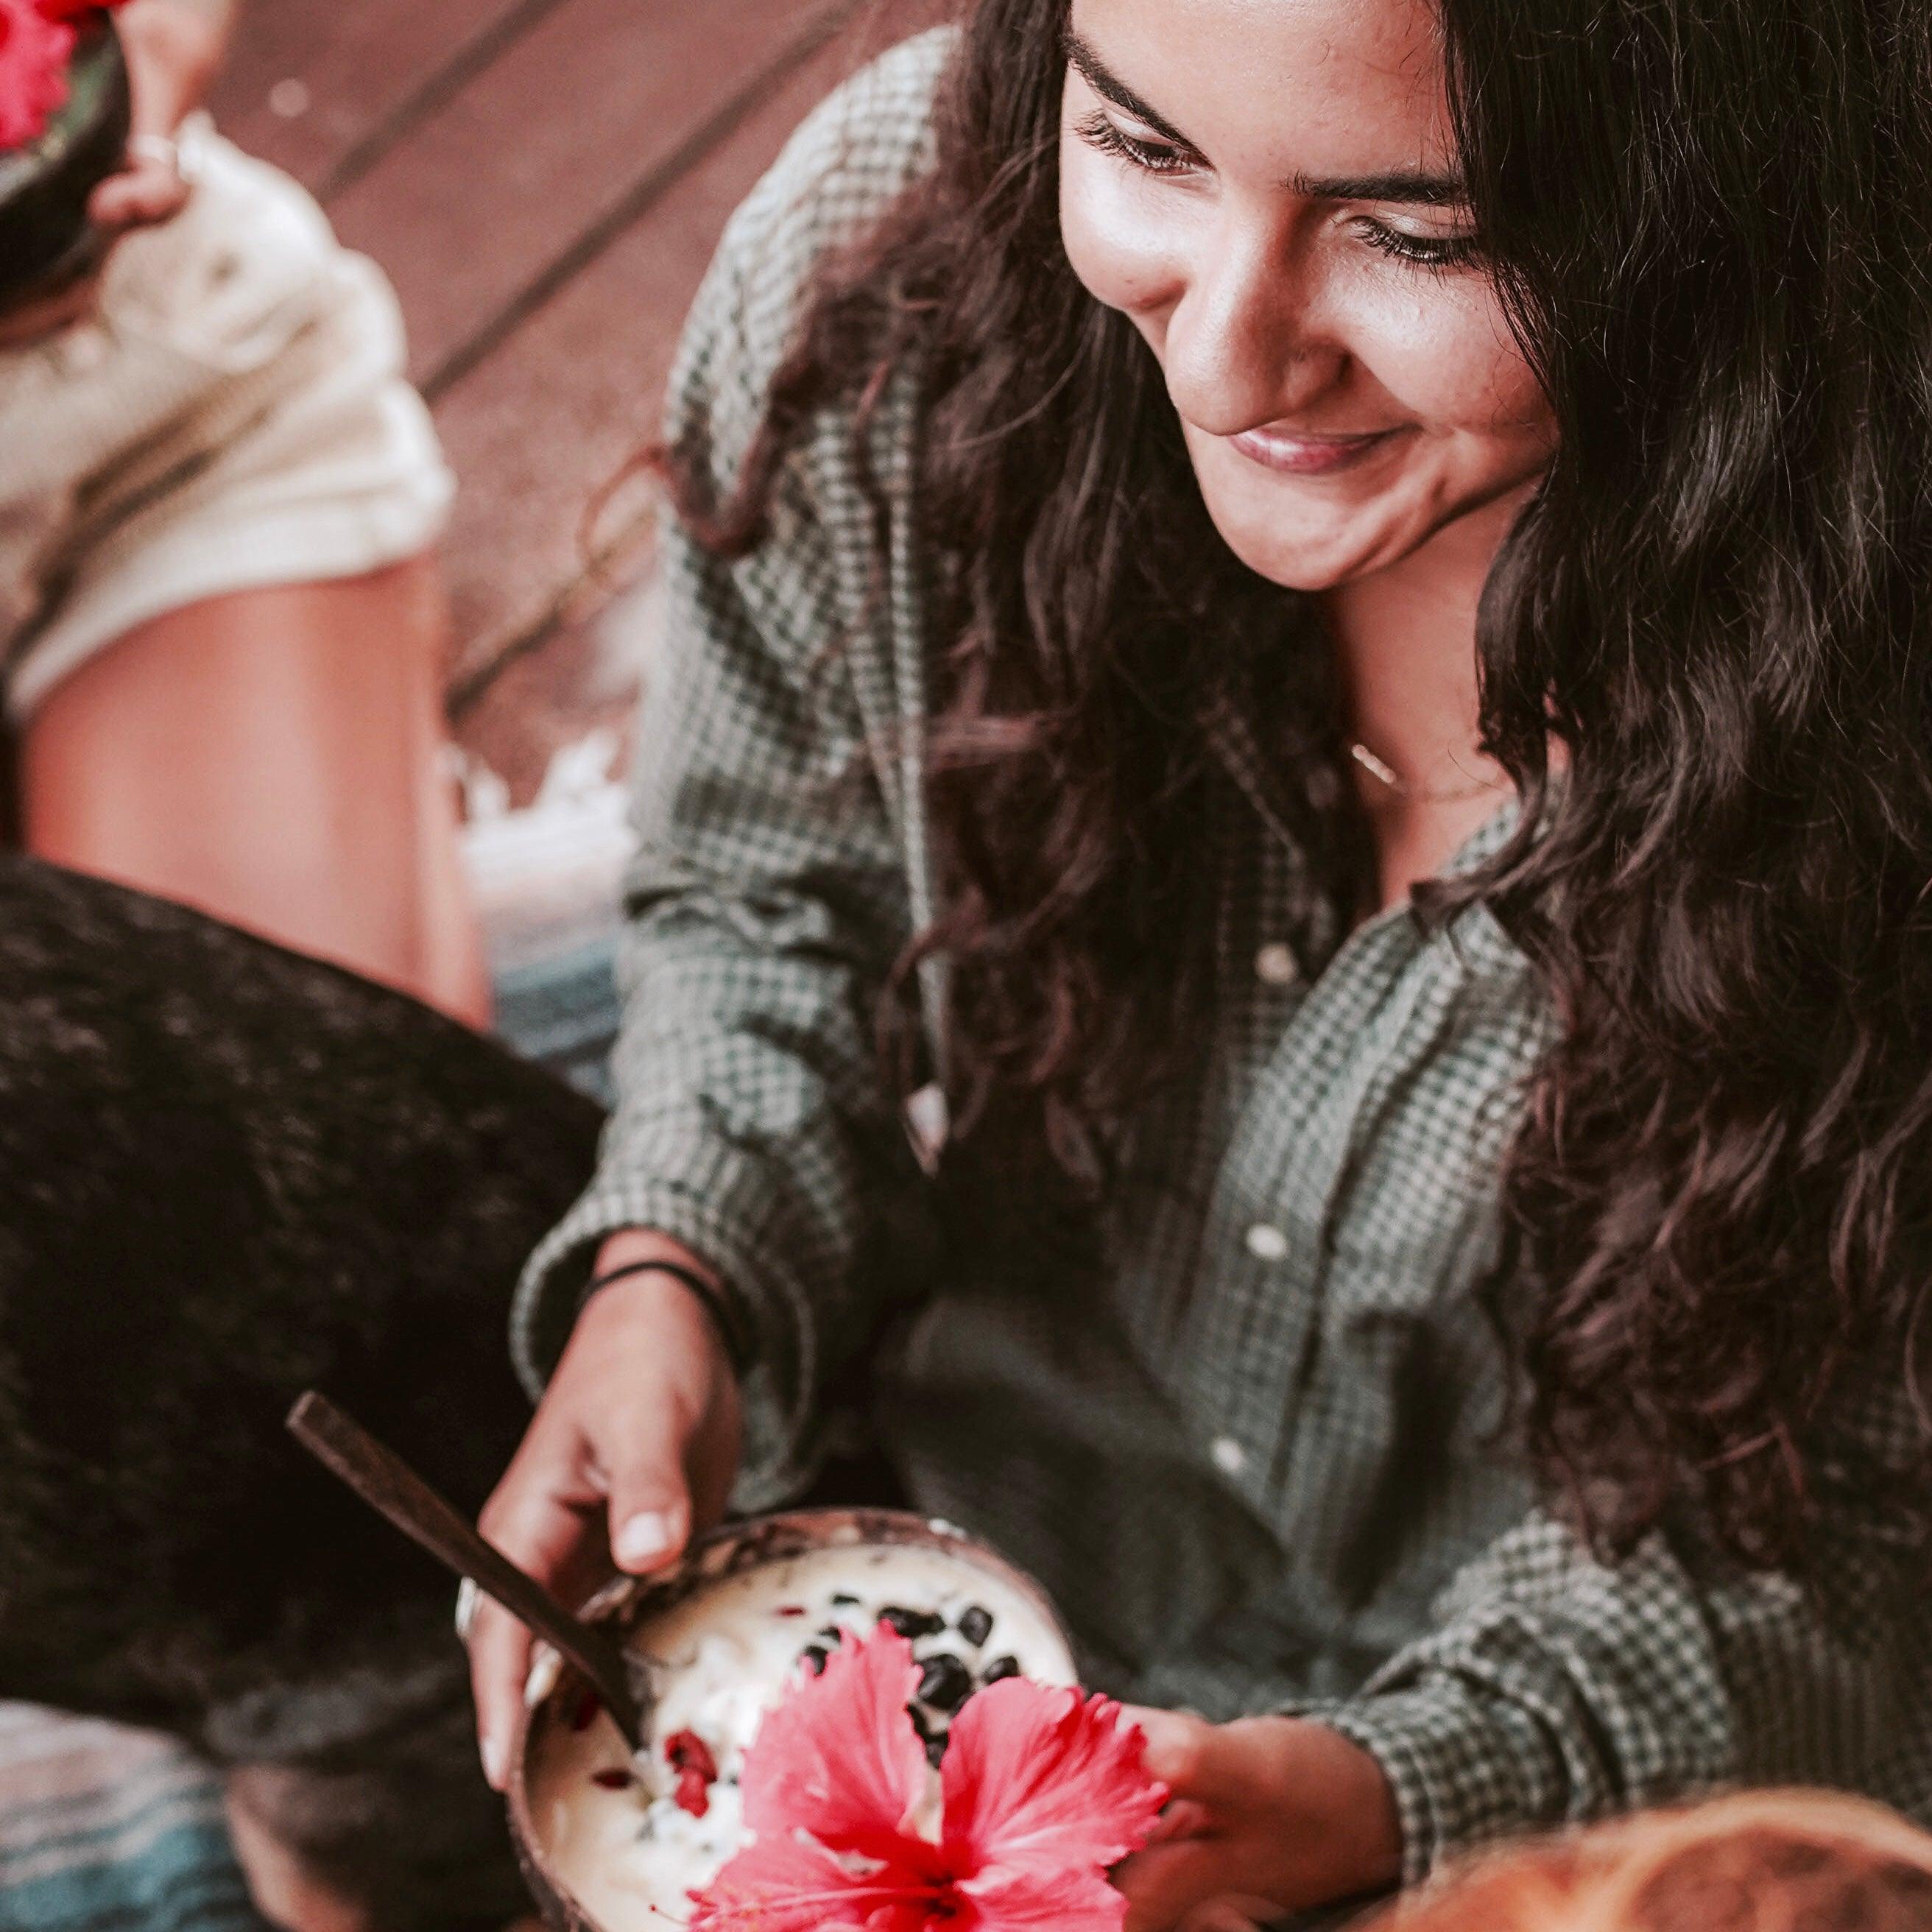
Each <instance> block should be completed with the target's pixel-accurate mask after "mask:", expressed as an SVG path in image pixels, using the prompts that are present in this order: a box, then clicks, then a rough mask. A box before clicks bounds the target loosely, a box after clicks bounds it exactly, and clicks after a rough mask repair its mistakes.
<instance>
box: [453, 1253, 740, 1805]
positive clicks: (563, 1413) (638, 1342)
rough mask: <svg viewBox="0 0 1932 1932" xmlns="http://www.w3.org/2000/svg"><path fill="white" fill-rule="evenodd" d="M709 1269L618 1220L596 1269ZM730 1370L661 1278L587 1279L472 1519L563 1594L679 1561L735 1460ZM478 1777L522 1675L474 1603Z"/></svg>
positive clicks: (512, 1708) (500, 1737)
mask: <svg viewBox="0 0 1932 1932" xmlns="http://www.w3.org/2000/svg"><path fill="white" fill-rule="evenodd" d="M654 1257H655V1258H658V1259H663V1260H666V1261H670V1262H676V1263H677V1264H679V1265H680V1266H682V1267H685V1268H691V1269H694V1270H695V1271H697V1272H698V1273H699V1274H702V1275H706V1277H707V1278H708V1275H709V1271H706V1269H705V1268H703V1265H702V1264H701V1263H700V1262H698V1261H697V1259H696V1258H695V1257H694V1256H692V1255H691V1253H689V1251H688V1250H686V1249H685V1248H682V1247H679V1245H678V1244H676V1242H674V1241H670V1240H668V1239H667V1238H666V1237H664V1236H663V1235H655V1234H651V1233H648V1232H644V1231H643V1230H640V1229H631V1230H628V1231H626V1232H625V1233H622V1234H621V1235H613V1237H612V1238H610V1240H609V1241H607V1242H606V1243H605V1244H604V1247H603V1250H602V1252H601V1253H600V1254H599V1256H598V1263H597V1265H598V1272H599V1273H604V1272H607V1271H609V1270H610V1269H611V1268H618V1267H621V1266H622V1265H624V1264H625V1263H626V1262H634V1261H643V1260H646V1259H652V1258H654ZM739 1413H740V1412H739V1399H738V1385H737V1379H736V1376H734V1375H733V1372H732V1369H731V1365H730V1361H729V1360H728V1358H727V1356H726V1354H725V1352H724V1343H723V1342H722V1340H721V1338H720V1337H719V1335H718V1331H717V1328H716V1326H715V1324H714V1323H713V1322H712V1319H711V1317H710V1316H709V1314H708V1313H706V1310H705V1308H704V1307H703V1304H701V1303H700V1301H699V1300H698V1299H697V1297H696V1296H695V1295H693V1294H692V1293H691V1291H690V1290H689V1289H688V1288H686V1287H685V1286H684V1285H683V1284H682V1283H681V1282H679V1281H677V1280H675V1279H673V1277H670V1276H669V1275H664V1274H640V1275H634V1276H632V1277H631V1278H630V1279H629V1280H625V1281H620V1282H616V1283H613V1284H612V1285H611V1286H610V1287H608V1288H605V1289H599V1290H598V1292H597V1293H596V1294H595V1295H592V1297H591V1298H590V1300H589V1301H588V1302H587V1303H586V1304H585V1306H584V1309H583V1313H582V1314H581V1315H580V1316H578V1317H577V1326H576V1328H575V1330H574V1331H573V1332H572V1334H571V1338H570V1343H569V1346H568V1347H567V1348H566V1349H565V1350H564V1352H563V1358H562V1361H559V1363H558V1364H557V1367H556V1373H555V1375H553V1376H552V1377H551V1379H550V1387H549V1388H548V1390H547V1391H546V1393H545V1394H544V1399H543V1401H542V1402H541V1404H540V1405H539V1406H538V1409H537V1412H536V1415H535V1419H534V1420H533V1421H532V1423H531V1424H530V1427H529V1433H527V1434H526V1436H524V1438H523V1445H522V1447H521V1448H519V1449H518V1450H517V1453H516V1455H515V1457H514V1459H513V1460H511V1464H510V1466H509V1468H508V1470H507V1471H505V1473H504V1476H503V1480H502V1482H500V1483H499V1484H498V1485H497V1486H496V1493H495V1494H494V1495H493V1496H491V1497H490V1500H489V1502H487V1503H486V1504H485V1505H484V1508H483V1512H482V1514H481V1517H480V1518H479V1519H478V1529H481V1532H482V1533H483V1535H484V1536H485V1537H486V1538H487V1539H488V1540H489V1541H490V1542H491V1543H493V1544H495V1545H496V1547H497V1548H498V1549H499V1550H502V1553H503V1554H504V1555H505V1556H507V1557H508V1558H509V1559H510V1561H511V1562H512V1563H515V1564H517V1565H520V1566H521V1567H522V1568H523V1569H525V1570H526V1571H529V1573H530V1574H531V1575H532V1576H533V1577H535V1578H536V1579H537V1580H538V1581H539V1582H540V1583H544V1584H545V1585H547V1586H548V1587H549V1589H550V1591H551V1592H552V1593H553V1595H556V1596H557V1597H558V1598H559V1599H561V1601H563V1602H564V1603H565V1604H576V1603H577V1602H579V1601H581V1600H582V1598H583V1596H584V1595H586V1592H588V1591H589V1589H592V1588H593V1587H595V1585H596V1584H597V1583H598V1582H600V1581H601V1580H603V1579H604V1577H607V1576H608V1575H609V1574H610V1571H611V1569H612V1567H613V1562H614V1565H615V1567H616V1568H619V1569H622V1570H625V1571H629V1572H631V1574H635V1575H643V1574H648V1573H649V1572H650V1571H655V1570H661V1569H662V1568H664V1566H665V1565H667V1564H668V1563H670V1562H673V1561H675V1560H676V1558H677V1556H679V1554H680V1553H682V1550H683V1549H684V1547H685V1544H686V1543H687V1542H688V1541H689V1540H690V1538H691V1532H692V1531H693V1529H703V1528H706V1527H708V1526H709V1525H710V1524H712V1523H715V1522H716V1521H717V1520H718V1518H719V1517H721V1516H722V1515H723V1514H724V1505H725V1502H726V1500H727V1498H728V1497H729V1496H730V1491H731V1485H732V1483H733V1481H734V1480H735V1479H736V1475H737V1471H738V1451H739ZM529 1655H530V1639H529V1632H528V1631H526V1630H525V1629H524V1628H523V1625H521V1624H520V1623H518V1622H517V1620H516V1619H514V1617H512V1616H511V1615H510V1614H509V1613H508V1611H506V1610H500V1609H499V1608H498V1607H496V1605H495V1604H492V1603H490V1601H488V1600H487V1598H485V1599H482V1600H480V1601H478V1604H477V1607H476V1611H475V1616H474V1617H473V1618H472V1621H471V1624H470V1628H469V1671H470V1679H471V1682H472V1685H473V1687H474V1688H475V1695H476V1723H477V1736H478V1744H479V1745H480V1747H481V1751H482V1757H483V1772H484V1776H485V1777H486V1778H488V1779H489V1781H490V1784H492V1785H493V1786H495V1787H496V1788H497V1789H498V1790H502V1786H503V1783H504V1781H505V1778H507V1776H508V1772H509V1762H510V1739H511V1733H512V1731H513V1730H514V1728H515V1725H516V1721H517V1712H518V1711H519V1709H520V1707H521V1705H522V1703H523V1680H524V1679H525V1678H526V1676H528V1674H529Z"/></svg>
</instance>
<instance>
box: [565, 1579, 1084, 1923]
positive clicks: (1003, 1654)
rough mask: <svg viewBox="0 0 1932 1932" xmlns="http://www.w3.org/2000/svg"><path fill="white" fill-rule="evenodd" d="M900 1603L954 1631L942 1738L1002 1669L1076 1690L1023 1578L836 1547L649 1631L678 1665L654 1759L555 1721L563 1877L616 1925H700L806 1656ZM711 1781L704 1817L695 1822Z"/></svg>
mask: <svg viewBox="0 0 1932 1932" xmlns="http://www.w3.org/2000/svg"><path fill="white" fill-rule="evenodd" d="M888 1609H894V1610H909V1611H911V1612H913V1613H915V1614H916V1615H918V1614H925V1615H929V1616H938V1618H939V1619H941V1620H942V1623H943V1628H941V1629H939V1630H938V1631H934V1632H932V1634H918V1635H914V1636H913V1639H912V1643H913V1653H914V1655H916V1656H917V1657H918V1658H920V1659H921V1660H922V1661H924V1662H926V1664H928V1666H929V1669H928V1672H927V1680H928V1683H929V1685H930V1687H931V1688H932V1691H933V1693H934V1696H935V1699H936V1700H937V1702H936V1703H923V1702H922V1704H921V1713H922V1717H923V1718H925V1719H926V1723H927V1725H928V1728H929V1730H931V1731H932V1733H934V1734H935V1736H944V1731H945V1729H946V1726H947V1722H948V1718H949V1713H948V1712H947V1710H946V1709H944V1706H945V1705H947V1703H950V1702H951V1701H952V1698H953V1695H954V1694H956V1693H957V1691H959V1688H960V1685H961V1682H962V1679H961V1677H960V1676H959V1674H958V1673H960V1672H963V1673H966V1677H967V1679H968V1681H970V1682H971V1685H972V1686H973V1688H978V1687H979V1685H980V1684H981V1683H982V1682H984V1681H986V1677H987V1673H988V1672H989V1670H992V1671H993V1672H994V1673H995V1675H1000V1674H1011V1673H1010V1671H1009V1670H1008V1661H1009V1660H1010V1663H1011V1664H1012V1665H1013V1666H1015V1667H1017V1670H1018V1673H1019V1675H1022V1676H1027V1677H1031V1678H1033V1679H1036V1680H1037V1681H1038V1682H1041V1683H1046V1684H1057V1685H1065V1684H1071V1683H1072V1682H1073V1681H1074V1679H1073V1660H1072V1658H1070V1657H1069V1655H1067V1648H1066V1646H1065V1645H1064V1643H1063V1642H1062V1641H1061V1638H1060V1637H1059V1635H1058V1633H1057V1632H1056V1631H1055V1630H1054V1628H1053V1627H1052V1624H1051V1623H1050V1622H1049V1621H1048V1619H1046V1618H1045V1617H1043V1616H1042V1615H1041V1614H1040V1612H1039V1611H1038V1610H1037V1609H1035V1608H1034V1606H1033V1605H1032V1604H1031V1603H1030V1602H1028V1600H1027V1599H1026V1598H1025V1597H1024V1596H1022V1595H1021V1594H1020V1593H1019V1592H1018V1591H1017V1590H1016V1589H1013V1586H1011V1585H1010V1584H1009V1583H1005V1582H1004V1581H1003V1580H1001V1579H1000V1578H998V1577H995V1576H992V1575H990V1574H988V1573H987V1572H986V1571H983V1570H980V1569H978V1568H976V1567H975V1566H974V1565H973V1564H971V1562H968V1561H967V1560H966V1559H964V1558H962V1557H959V1556H952V1555H950V1554H948V1553H946V1552H945V1551H944V1550H932V1549H924V1548H921V1547H917V1546H916V1545H904V1544H859V1545H852V1544H846V1545H843V1546H840V1545H832V1546H829V1547H824V1548H820V1549H817V1550H810V1551H808V1552H806V1553H805V1554H803V1555H802V1556H795V1557H790V1558H787V1559H783V1560H781V1561H778V1562H772V1563H767V1564H763V1565H759V1566H758V1567H757V1568H754V1569H749V1570H746V1571H741V1572H740V1573H739V1574H737V1575H736V1576H733V1577H724V1578H722V1579H721V1580H718V1582H716V1583H711V1584H709V1585H706V1586H704V1587H703V1588H702V1589H699V1590H697V1591H696V1592H694V1593H693V1594H692V1595H691V1596H689V1597H688V1598H685V1601H683V1602H682V1603H681V1604H677V1605H676V1607H674V1608H673V1609H671V1610H667V1611H666V1612H665V1613H664V1615H663V1616H661V1617H658V1618H657V1619H654V1620H653V1621H652V1622H649V1623H648V1624H646V1625H643V1626H641V1627H640V1628H639V1629H638V1630H637V1631H636V1633H635V1634H634V1642H635V1643H637V1645H638V1646H639V1647H640V1648H641V1649H643V1650H645V1651H647V1652H649V1654H650V1655H652V1656H653V1657H655V1658H658V1659H659V1660H661V1663H662V1664H663V1666H664V1668H663V1669H661V1670H659V1671H658V1672H657V1673H655V1676H656V1686H657V1693H658V1706H657V1710H656V1712H655V1715H654V1717H653V1718H652V1731H653V1734H654V1736H655V1740H656V1742H655V1744H654V1745H653V1746H652V1748H651V1749H650V1750H649V1751H646V1752H644V1753H642V1754H640V1755H639V1757H637V1760H635V1761H633V1760H631V1757H630V1755H629V1754H628V1752H627V1751H626V1750H625V1745H624V1741H623V1739H622V1737H621V1736H619V1733H618V1731H617V1728H616V1726H615V1725H614V1724H612V1723H611V1722H610V1719H609V1718H607V1716H606V1715H604V1712H603V1711H602V1710H601V1709H598V1710H597V1711H596V1712H595V1715H592V1716H590V1717H589V1721H587V1722H586V1723H585V1724H583V1727H582V1728H581V1729H575V1728H573V1727H572V1726H571V1724H567V1723H566V1724H551V1725H549V1726H548V1727H546V1730H545V1733H544V1735H542V1736H540V1737H539V1738H538V1739H535V1740H533V1741H532V1743H533V1751H534V1756H535V1763H534V1765H533V1766H532V1772H531V1776H530V1786H529V1789H530V1812H531V1817H532V1822H533V1823H534V1824H535V1829H536V1834H537V1837H538V1840H539V1841H540V1842H541V1844H542V1846H543V1848H544V1852H545V1853H546V1855H547V1858H548V1861H549V1863H550V1867H551V1868H552V1870H554V1871H555V1872H556V1874H557V1876H559V1878H561V1879H562V1881H563V1882H564V1884H565V1886H566V1887H567V1888H568V1890H569V1891H570V1892H571V1894H572V1896H573V1897H575V1898H576V1900H577V1902H578V1903H580V1905H582V1906H583V1907H584V1909H586V1911H587V1912H589V1913H590V1915H592V1918H595V1920H596V1921H597V1922H598V1924H600V1925H601V1926H603V1927H606V1928H607V1932H651V1928H654V1927H664V1926H667V1925H672V1924H684V1923H685V1922H686V1921H688V1918H689V1917H690V1915H691V1914H690V1903H689V1896H688V1894H690V1893H691V1891H694V1890H697V1889H700V1888H702V1887H703V1886H704V1885H707V1884H709V1882H710V1881H711V1880H712V1879H713V1878H714V1877H715V1876H716V1875H717V1873H718V1869H719V1867H721V1866H722V1865H723V1864H724V1862H725V1861H726V1860H727V1858H730V1856H731V1855H732V1854H733V1852H736V1851H737V1850H738V1849H739V1847H740V1846H741V1845H742V1843H743V1841H744V1829H743V1821H742V1814H741V1811H740V1808H739V1791H738V1777H739V1772H740V1770H741V1769H742V1765H743V1763H744V1754H745V1748H746V1747H747V1746H748V1745H749V1744H750V1743H751V1739H752V1738H753V1737H754V1736H755V1735H756V1733H757V1728H758V1722H759V1720H760V1718H762V1717H763V1715H764V1713H765V1712H766V1711H767V1710H768V1709H770V1707H771V1706H772V1705H773V1704H775V1703H776V1702H777V1701H778V1698H779V1697H780V1695H781V1694H782V1692H783V1691H784V1690H785V1689H786V1688H787V1686H788V1685H790V1684H792V1683H793V1682H795V1681H796V1679H797V1676H798V1674H799V1673H800V1672H801V1671H802V1670H807V1669H808V1668H810V1664H809V1662H808V1661H801V1660H802V1652H804V1651H805V1649H806V1648H807V1647H808V1646H811V1645H813V1644H814V1643H817V1644H820V1645H826V1644H828V1643H830V1642H832V1641H833V1640H834V1638H833V1637H832V1633H835V1632H836V1631H839V1630H849V1631H851V1632H853V1634H854V1635H856V1636H864V1635H866V1634H869V1633H870V1632H871V1631H872V1630H873V1629H874V1628H875V1627H876V1625H877V1623H878V1621H879V1618H880V1613H881V1612H882V1611H883V1610H888ZM974 1610H977V1611H978V1612H980V1613H983V1616H984V1617H985V1618H986V1619H990V1627H989V1628H987V1629H986V1631H984V1633H983V1634H982V1633H981V1631H980V1622H981V1621H982V1619H980V1618H978V1617H974V1616H969V1615H968V1613H969V1612H971V1611H974ZM962 1619H965V1622H966V1624H967V1628H966V1629H965V1631H962V1629H961V1628H960V1625H961V1622H962ZM976 1639H977V1640H976ZM935 1658H953V1659H955V1660H956V1667H954V1666H952V1665H947V1664H943V1663H942V1664H938V1666H936V1667H935V1666H934V1664H933V1663H932V1660H934V1659H935ZM948 1679H950V1682H948V1681H947V1680H948ZM970 1694H971V1692H970V1691H969V1692H968V1695H970ZM685 1733H690V1734H692V1735H694V1736H695V1737H696V1738H697V1739H699V1740H700V1741H701V1742H702V1744H703V1748H704V1750H705V1751H706V1752H708V1753H709V1757H710V1759H711V1761H712V1766H713V1767H715V1778H707V1779H703V1780H701V1781H694V1780H693V1779H691V1778H688V1777H687V1778H686V1779H685V1798H686V1800H687V1805H680V1804H679V1800H678V1788H679V1777H678V1775H677V1773H676V1772H675V1771H674V1770H673V1768H672V1767H671V1766H670V1765H669V1764H668V1763H667V1762H666V1759H665V1752H664V1742H665V1741H666V1740H668V1739H676V1738H678V1737H679V1736H681V1735H682V1734H685ZM699 1782H701V1784H702V1787H703V1789H702V1802H703V1810H702V1815H701V1816H699V1815H694V1814H695V1812H696V1810H697V1798H698V1794H697V1790H696V1789H695V1788H694V1787H695V1785H696V1784H697V1783H699Z"/></svg>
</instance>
